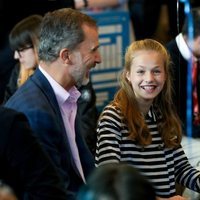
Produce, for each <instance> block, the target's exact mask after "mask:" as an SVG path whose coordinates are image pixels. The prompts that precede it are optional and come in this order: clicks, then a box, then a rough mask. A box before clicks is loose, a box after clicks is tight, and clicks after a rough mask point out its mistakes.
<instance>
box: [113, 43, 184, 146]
mask: <svg viewBox="0 0 200 200" xmlns="http://www.w3.org/2000/svg"><path fill="white" fill-rule="evenodd" d="M140 50H153V51H156V52H158V53H159V54H161V55H162V57H163V58H164V70H165V74H166V82H165V84H164V87H163V90H162V91H161V92H160V94H159V95H158V96H157V97H156V98H155V99H154V102H153V106H154V107H155V108H156V112H158V113H159V114H161V116H162V119H161V121H159V122H158V129H159V132H160V134H161V137H162V139H163V141H164V143H165V146H166V147H177V146H178V145H179V144H180V142H181V135H182V130H181V122H180V119H179V117H178V115H177V113H176V109H175V108H174V105H173V101H172V91H173V88H172V80H171V78H172V76H171V67H170V66H171V65H170V63H171V62H170V57H169V54H168V52H167V50H166V49H165V48H164V46H163V45H162V44H160V43H159V42H157V41H155V40H152V39H145V40H140V41H135V42H133V43H132V44H131V45H130V46H129V47H128V48H127V51H126V55H125V69H124V71H123V72H122V74H121V77H120V89H119V91H118V92H117V93H116V95H115V97H114V100H113V102H112V104H113V105H114V106H116V107H118V108H119V109H120V110H121V112H122V115H123V120H124V121H125V122H126V124H127V125H128V128H129V131H130V135H129V136H130V138H132V139H134V140H136V141H138V143H139V144H141V145H148V144H150V143H151V135H150V132H149V129H148V127H147V125H146V123H145V119H144V117H143V115H142V114H141V112H140V110H139V107H138V104H137V101H136V98H135V95H134V92H133V89H132V86H131V84H130V82H129V81H128V79H127V78H126V73H127V72H130V68H131V63H132V59H133V56H134V54H135V52H137V51H140Z"/></svg>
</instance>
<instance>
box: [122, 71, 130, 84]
mask: <svg viewBox="0 0 200 200" xmlns="http://www.w3.org/2000/svg"><path fill="white" fill-rule="evenodd" d="M124 73H125V76H126V78H127V80H128V81H129V82H131V78H130V72H124Z"/></svg>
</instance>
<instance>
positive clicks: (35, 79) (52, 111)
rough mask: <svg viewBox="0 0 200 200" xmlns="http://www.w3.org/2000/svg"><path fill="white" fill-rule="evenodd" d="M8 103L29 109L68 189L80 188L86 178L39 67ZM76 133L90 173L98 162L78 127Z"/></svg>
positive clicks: (41, 139) (85, 171)
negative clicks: (79, 167) (78, 168)
mask: <svg viewBox="0 0 200 200" xmlns="http://www.w3.org/2000/svg"><path fill="white" fill-rule="evenodd" d="M33 98H34V101H33ZM5 106H6V107H11V108H15V109H16V110H18V111H21V112H23V113H26V116H27V117H28V119H29V122H30V125H31V128H32V129H33V130H34V132H35V133H36V134H37V136H38V137H39V138H40V141H41V142H42V144H43V146H44V148H45V149H46V150H47V152H48V153H49V155H50V156H51V158H52V160H53V162H54V164H55V166H56V167H57V171H58V172H59V174H60V175H61V177H62V179H63V180H64V181H65V188H66V190H67V189H68V190H70V191H74V192H76V191H77V190H78V188H79V187H80V186H81V185H82V184H83V180H82V179H81V177H80V176H79V173H78V171H77V168H76V167H75V163H74V162H73V158H72V154H71V150H70V147H69V143H68V139H67V138H66V137H67V135H66V134H65V127H64V124H63V121H62V116H61V113H60V109H59V105H58V103H57V100H56V97H55V94H54V92H53V89H52V87H51V86H50V84H49V82H48V81H47V79H46V78H45V77H44V75H43V74H42V73H41V72H40V70H39V69H36V71H35V73H34V74H33V76H32V77H30V78H29V80H27V81H26V82H25V83H24V84H23V85H22V86H21V87H20V88H19V89H18V90H17V92H16V93H15V94H14V95H13V96H12V97H11V98H10V99H9V100H8V102H7V103H6V104H5ZM41 111H42V112H41ZM52 122H54V123H52ZM77 126H79V124H78V123H76V128H75V129H76V130H78V129H77ZM41 127H46V129H45V128H43V129H41ZM76 133H77V137H76V141H77V145H78V149H79V152H81V156H80V159H81V163H82V166H83V171H84V174H86V175H87V174H89V173H90V171H91V170H92V169H93V167H94V166H93V165H92V164H93V163H94V161H93V157H92V154H91V153H90V151H89V149H88V148H87V147H86V143H85V142H84V140H83V138H82V135H81V134H80V133H79V132H78V131H76ZM44 141H45V144H44ZM47 144H48V145H47ZM72 166H73V168H72ZM72 199H73V196H72Z"/></svg>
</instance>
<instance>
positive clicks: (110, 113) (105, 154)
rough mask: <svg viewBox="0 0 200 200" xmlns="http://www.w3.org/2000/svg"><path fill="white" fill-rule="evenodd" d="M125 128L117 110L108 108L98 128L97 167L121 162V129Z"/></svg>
mask: <svg viewBox="0 0 200 200" xmlns="http://www.w3.org/2000/svg"><path fill="white" fill-rule="evenodd" d="M123 126H124V125H123V124H122V123H121V119H120V115H119V114H118V113H117V110H115V109H113V108H112V107H111V106H107V107H106V108H105V110H104V111H103V113H102V116H101V118H100V120H99V123H98V127H97V148H96V156H95V165H96V166H99V165H103V164H107V163H108V162H109V163H119V162H120V159H121V152H120V144H121V137H122V135H121V127H123Z"/></svg>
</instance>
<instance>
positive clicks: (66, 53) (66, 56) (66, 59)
mask: <svg viewBox="0 0 200 200" xmlns="http://www.w3.org/2000/svg"><path fill="white" fill-rule="evenodd" d="M60 58H61V59H62V61H63V62H64V63H69V62H70V59H69V50H68V49H66V48H65V49H62V50H61V51H60Z"/></svg>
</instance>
